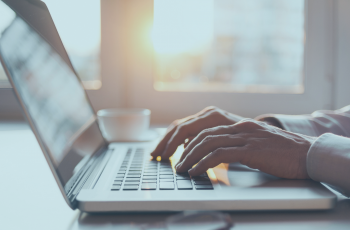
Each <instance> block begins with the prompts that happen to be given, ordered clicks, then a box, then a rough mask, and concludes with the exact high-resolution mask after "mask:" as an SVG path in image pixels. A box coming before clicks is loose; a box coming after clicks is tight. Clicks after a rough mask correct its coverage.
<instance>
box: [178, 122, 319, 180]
mask: <svg viewBox="0 0 350 230" xmlns="http://www.w3.org/2000/svg"><path fill="white" fill-rule="evenodd" d="M315 140H316V137H310V136H305V135H302V134H296V133H292V132H288V131H285V130H282V129H280V128H277V127H274V126H270V125H267V124H265V123H263V122H259V121H254V120H251V119H244V120H242V121H240V122H238V123H236V124H234V125H228V126H218V127H214V128H210V129H206V130H203V131H202V132H201V133H199V134H198V135H197V136H196V137H195V138H194V139H193V140H192V141H191V143H190V144H189V145H188V146H187V147H186V149H185V151H184V153H183V154H182V156H181V159H180V161H179V163H178V164H177V165H176V166H175V168H176V171H177V172H186V171H188V172H189V174H190V175H191V176H197V175H200V174H202V173H204V172H206V171H207V170H208V169H209V168H213V167H215V166H217V165H219V164H220V163H233V162H240V163H242V164H244V165H247V166H248V167H251V168H255V169H259V170H260V171H262V172H265V173H269V174H271V175H274V176H277V177H281V178H288V179H309V178H310V177H309V175H308V174H307V169H306V155H307V152H308V151H309V149H310V147H311V145H312V143H313V142H314V141H315ZM197 163H198V164H197ZM195 164H197V165H196V166H195V167H194V168H192V167H193V165H195ZM191 168H192V169H191Z"/></svg>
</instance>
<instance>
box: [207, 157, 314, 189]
mask: <svg viewBox="0 0 350 230" xmlns="http://www.w3.org/2000/svg"><path fill="white" fill-rule="evenodd" d="M213 170H214V172H215V176H216V178H217V180H218V183H219V184H220V185H221V188H223V189H225V188H232V187H236V188H253V187H254V188H257V187H259V188H272V187H274V188H276V187H280V188H288V187H294V188H295V187H305V186H307V185H309V184H310V180H289V179H282V178H279V177H275V176H272V175H270V174H267V173H264V172H261V171H259V170H257V169H252V168H249V167H247V166H245V165H242V164H240V163H233V164H221V165H219V166H217V167H215V168H214V169H213Z"/></svg>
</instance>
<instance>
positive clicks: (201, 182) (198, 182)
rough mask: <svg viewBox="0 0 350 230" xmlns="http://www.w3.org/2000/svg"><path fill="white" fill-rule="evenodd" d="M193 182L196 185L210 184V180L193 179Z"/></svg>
mask: <svg viewBox="0 0 350 230" xmlns="http://www.w3.org/2000/svg"><path fill="white" fill-rule="evenodd" d="M194 184H196V185H197V184H198V185H211V182H210V180H209V181H208V180H195V181H194Z"/></svg>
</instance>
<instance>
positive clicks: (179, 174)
mask: <svg viewBox="0 0 350 230" xmlns="http://www.w3.org/2000/svg"><path fill="white" fill-rule="evenodd" d="M176 176H190V174H188V172H183V173H179V172H177V173H176Z"/></svg>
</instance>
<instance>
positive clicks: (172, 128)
mask: <svg viewBox="0 0 350 230" xmlns="http://www.w3.org/2000/svg"><path fill="white" fill-rule="evenodd" d="M214 109H215V107H213V106H209V107H206V108H204V109H203V110H201V111H199V112H198V113H196V114H194V115H191V116H188V117H185V118H182V119H178V120H175V121H173V122H172V123H171V124H170V126H169V127H168V130H167V133H166V134H165V136H164V137H163V138H162V140H161V141H160V142H159V144H158V145H157V147H156V148H155V149H154V150H153V152H152V153H151V156H153V157H156V156H161V155H162V153H163V152H164V150H165V147H166V146H167V143H168V141H169V139H170V138H171V137H172V135H173V134H174V132H175V131H176V129H177V127H178V126H179V125H181V124H184V123H186V122H188V121H190V120H193V119H195V118H196V117H199V116H202V115H204V114H206V113H207V112H209V111H211V110H214Z"/></svg>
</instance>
